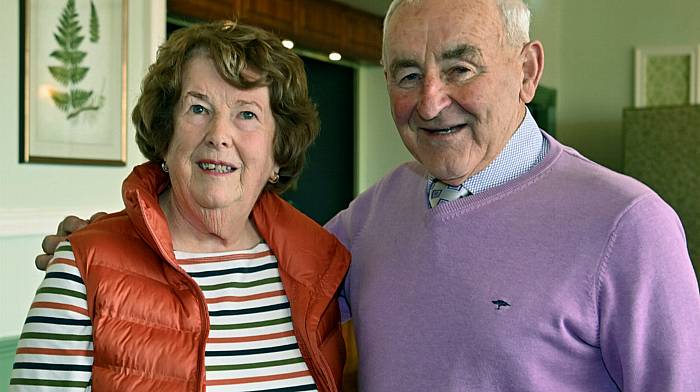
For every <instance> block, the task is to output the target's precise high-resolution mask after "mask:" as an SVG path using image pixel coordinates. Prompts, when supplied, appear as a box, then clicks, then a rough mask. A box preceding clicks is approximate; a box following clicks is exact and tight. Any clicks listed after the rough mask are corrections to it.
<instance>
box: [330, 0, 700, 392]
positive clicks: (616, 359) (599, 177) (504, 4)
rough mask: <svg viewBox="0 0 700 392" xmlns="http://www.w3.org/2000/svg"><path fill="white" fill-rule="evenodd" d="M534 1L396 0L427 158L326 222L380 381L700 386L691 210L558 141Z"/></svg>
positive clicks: (395, 35) (395, 92)
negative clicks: (683, 211)
mask: <svg viewBox="0 0 700 392" xmlns="http://www.w3.org/2000/svg"><path fill="white" fill-rule="evenodd" d="M528 25H529V11H528V10H527V7H526V6H525V5H524V4H523V3H522V1H521V0H459V1H457V0H413V1H411V0H403V1H402V0H395V1H394V2H393V3H392V4H391V6H390V8H389V12H388V13H387V16H386V19H385V24H384V29H385V30H384V31H385V33H384V50H383V57H384V58H383V64H384V70H385V75H386V80H387V87H388V90H389V96H390V100H391V108H392V113H393V117H394V121H395V123H396V126H397V128H398V131H399V134H400V135H401V138H402V139H403V142H404V144H405V145H406V147H407V148H408V150H409V151H410V152H411V153H412V155H413V156H414V157H415V158H416V160H417V161H418V162H413V163H407V164H404V165H403V166H400V167H399V168H398V169H396V170H394V171H393V172H391V173H389V174H388V175H387V176H386V177H384V178H383V179H382V180H381V181H379V183H377V184H376V185H374V186H373V187H372V188H370V189H369V190H368V191H367V192H365V193H364V194H362V195H360V196H359V197H358V198H357V199H356V200H355V201H353V202H352V204H351V205H350V206H349V207H348V209H347V210H345V211H343V212H341V213H339V214H338V215H337V216H336V217H335V218H334V219H333V220H332V221H331V222H329V223H328V224H327V225H326V228H327V229H329V230H330V231H331V232H333V233H335V234H336V235H337V236H338V238H340V240H341V241H342V242H343V243H344V244H345V245H346V246H347V247H348V249H350V251H351V253H352V257H353V261H352V264H351V267H350V272H349V273H348V276H347V277H346V283H345V292H344V294H345V298H346V303H345V304H344V308H345V316H346V318H349V317H352V319H353V321H354V325H355V331H356V336H357V345H358V350H359V366H360V370H359V375H360V380H359V385H360V388H361V390H364V391H587V392H593V391H595V392H601V391H620V390H622V391H666V392H668V391H679V392H680V391H700V371H698V369H699V367H698V366H700V295H699V294H698V286H697V282H696V279H695V276H694V273H693V269H692V266H691V263H690V259H689V256H688V253H687V246H686V243H685V240H684V233H683V229H682V227H681V224H680V222H679V220H678V218H677V216H676V214H675V213H674V212H673V211H672V210H671V208H669V206H668V205H666V203H664V202H663V201H662V200H661V199H660V198H659V197H658V196H657V195H656V194H654V193H653V192H652V191H651V190H649V189H648V188H647V187H645V186H644V185H642V184H640V183H639V182H637V181H635V180H633V179H631V178H629V177H625V176H622V175H620V174H617V173H614V172H612V171H610V170H607V169H605V168H603V167H601V166H599V165H597V164H595V163H593V162H591V161H589V160H587V159H586V158H584V157H582V156H581V155H579V154H578V153H577V152H576V151H574V150H572V149H571V148H568V147H565V146H562V145H561V144H560V143H558V142H557V141H556V140H554V139H552V138H551V137H549V136H548V135H546V134H544V133H542V132H541V131H540V130H539V128H538V126H537V124H536V123H535V121H534V120H533V118H532V117H531V116H530V114H529V113H528V112H527V109H526V107H525V104H526V103H527V102H529V101H530V100H531V99H532V97H533V95H534V93H535V89H536V87H537V84H538V82H539V79H540V75H541V72H542V67H543V49H542V45H541V43H540V42H537V41H530V39H529V37H528Z"/></svg>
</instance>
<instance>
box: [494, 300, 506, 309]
mask: <svg viewBox="0 0 700 392" xmlns="http://www.w3.org/2000/svg"><path fill="white" fill-rule="evenodd" d="M491 303H492V304H494V305H496V306H497V308H496V310H501V307H503V306H510V304H509V303H508V302H506V301H504V300H502V299H497V300H493V301H491Z"/></svg>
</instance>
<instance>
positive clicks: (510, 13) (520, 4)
mask: <svg viewBox="0 0 700 392" xmlns="http://www.w3.org/2000/svg"><path fill="white" fill-rule="evenodd" d="M421 1H422V0H393V1H392V2H391V4H390V5H389V9H388V10H387V12H386V16H385V17H384V32H383V35H382V62H384V57H385V56H384V54H385V53H384V52H385V50H386V36H387V31H388V26H389V19H391V16H392V15H393V14H394V12H395V11H396V9H397V8H399V6H400V5H401V4H403V3H407V4H417V3H420V2H421ZM493 1H495V2H496V5H497V6H498V9H499V10H500V11H501V16H502V18H503V30H504V32H505V35H506V42H508V43H509V44H510V45H512V46H514V47H519V46H521V45H523V44H525V43H527V42H529V41H530V9H529V8H528V7H527V4H525V2H524V1H523V0H493Z"/></svg>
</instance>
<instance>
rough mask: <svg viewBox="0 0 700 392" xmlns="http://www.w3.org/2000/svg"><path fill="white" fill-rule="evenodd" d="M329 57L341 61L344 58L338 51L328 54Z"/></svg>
mask: <svg viewBox="0 0 700 392" xmlns="http://www.w3.org/2000/svg"><path fill="white" fill-rule="evenodd" d="M328 58H329V59H330V60H331V61H339V60H340V59H342V58H343V56H341V55H340V53H338V52H332V53H330V54H328Z"/></svg>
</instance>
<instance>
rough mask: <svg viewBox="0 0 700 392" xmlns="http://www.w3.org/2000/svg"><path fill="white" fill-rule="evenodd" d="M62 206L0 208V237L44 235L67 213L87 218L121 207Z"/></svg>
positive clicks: (52, 230) (54, 227)
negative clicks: (99, 212) (98, 212)
mask: <svg viewBox="0 0 700 392" xmlns="http://www.w3.org/2000/svg"><path fill="white" fill-rule="evenodd" d="M106 207H108V206H105V205H102V206H99V207H82V208H79V207H63V208H0V238H2V237H22V236H33V235H39V236H45V235H47V234H53V233H55V232H56V228H57V227H58V224H59V223H60V222H61V221H62V220H63V218H65V217H66V216H68V215H75V216H79V217H81V218H89V217H90V216H91V215H92V214H94V213H95V212H97V211H117V210H119V209H121V208H123V207H121V208H107V209H105V208H106Z"/></svg>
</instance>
